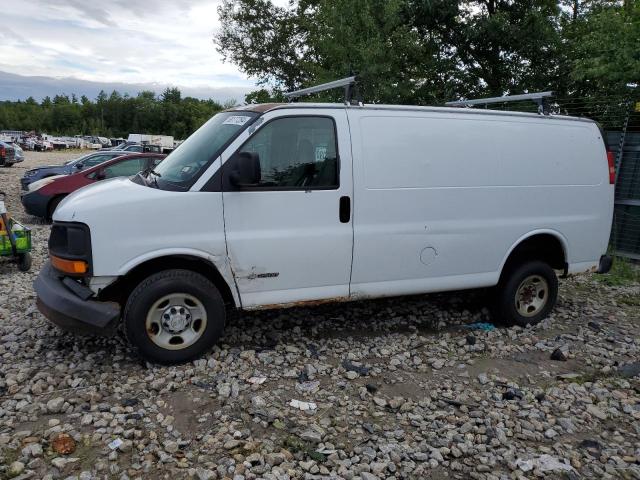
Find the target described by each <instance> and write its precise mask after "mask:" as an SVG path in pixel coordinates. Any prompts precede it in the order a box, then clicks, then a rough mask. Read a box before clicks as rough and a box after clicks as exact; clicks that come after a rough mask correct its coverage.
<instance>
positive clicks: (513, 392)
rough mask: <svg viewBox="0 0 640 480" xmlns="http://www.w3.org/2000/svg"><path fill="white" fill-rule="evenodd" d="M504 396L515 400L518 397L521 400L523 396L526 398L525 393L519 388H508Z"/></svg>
mask: <svg viewBox="0 0 640 480" xmlns="http://www.w3.org/2000/svg"><path fill="white" fill-rule="evenodd" d="M502 398H503V399H504V400H514V399H516V398H517V399H519V400H521V399H522V398H524V394H523V393H522V392H521V391H520V390H518V389H517V388H508V389H507V390H506V391H505V392H504V393H503V394H502Z"/></svg>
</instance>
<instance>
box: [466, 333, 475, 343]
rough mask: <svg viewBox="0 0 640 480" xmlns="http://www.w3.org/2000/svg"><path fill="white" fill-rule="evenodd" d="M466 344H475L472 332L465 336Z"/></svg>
mask: <svg viewBox="0 0 640 480" xmlns="http://www.w3.org/2000/svg"><path fill="white" fill-rule="evenodd" d="M466 341H467V345H475V344H476V336H475V335H474V334H473V333H470V334H468V335H467V336H466Z"/></svg>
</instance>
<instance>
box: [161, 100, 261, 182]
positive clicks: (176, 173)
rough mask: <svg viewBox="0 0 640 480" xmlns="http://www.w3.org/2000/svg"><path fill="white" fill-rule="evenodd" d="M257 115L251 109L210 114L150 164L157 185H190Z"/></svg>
mask: <svg viewBox="0 0 640 480" xmlns="http://www.w3.org/2000/svg"><path fill="white" fill-rule="evenodd" d="M257 116H258V114H257V113H255V112H221V113H218V114H217V115H215V116H213V117H212V118H211V119H210V120H209V121H208V122H207V123H205V124H204V125H203V126H201V127H200V128H199V129H198V130H196V131H195V132H194V133H193V134H192V135H191V136H190V137H189V138H187V139H186V140H185V141H184V142H183V143H182V144H180V145H179V146H178V148H176V149H175V150H174V151H173V152H171V154H169V155H168V156H167V158H165V159H164V160H163V161H162V162H161V163H160V164H159V165H158V166H157V167H155V168H154V172H156V173H157V174H158V175H157V176H156V180H157V185H158V187H159V188H161V189H163V190H188V189H189V188H191V186H192V185H193V184H194V183H195V182H196V180H197V179H198V178H199V177H200V175H202V173H203V172H204V171H205V170H206V169H207V167H208V166H209V165H210V164H211V162H213V161H214V160H215V159H216V158H217V157H218V155H220V153H221V150H222V149H223V148H224V147H226V146H227V145H228V144H229V143H230V142H231V141H232V140H233V139H234V138H235V137H236V136H237V135H238V134H240V132H241V131H242V130H244V129H245V128H246V127H248V126H249V125H250V124H251V122H252V121H253V120H254V119H255V118H256V117H257ZM151 175H153V173H152V174H151Z"/></svg>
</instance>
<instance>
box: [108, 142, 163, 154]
mask: <svg viewBox="0 0 640 480" xmlns="http://www.w3.org/2000/svg"><path fill="white" fill-rule="evenodd" d="M116 150H117V151H123V152H132V153H133V152H139V153H147V152H149V153H162V147H161V146H160V145H141V144H139V143H129V142H124V143H121V144H120V145H118V146H117V147H113V148H112V149H111V150H110V151H112V152H113V151H116Z"/></svg>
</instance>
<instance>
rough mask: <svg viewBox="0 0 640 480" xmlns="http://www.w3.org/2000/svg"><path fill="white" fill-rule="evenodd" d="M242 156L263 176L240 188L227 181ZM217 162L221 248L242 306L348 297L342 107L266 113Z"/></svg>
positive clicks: (349, 237) (348, 186)
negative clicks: (255, 159)
mask: <svg viewBox="0 0 640 480" xmlns="http://www.w3.org/2000/svg"><path fill="white" fill-rule="evenodd" d="M243 152H244V153H251V154H256V155H257V156H258V159H259V162H260V170H261V178H260V181H259V182H258V183H257V184H255V185H252V186H244V187H241V188H240V187H237V186H234V185H232V184H231V182H230V181H229V176H230V173H231V172H233V171H234V168H236V167H235V165H237V159H238V157H239V155H240V153H243ZM225 153H227V152H225ZM223 160H226V161H225V164H224V166H223V174H222V177H223V178H222V181H223V201H224V219H225V232H226V239H227V249H228V255H229V259H230V263H231V267H232V270H233V274H234V277H235V279H236V284H237V287H238V290H239V293H240V297H241V299H242V305H243V307H245V308H246V307H251V306H258V305H269V304H286V303H291V302H300V301H312V300H320V299H334V298H336V297H340V298H344V297H348V295H349V280H350V275H351V255H352V246H353V230H352V222H351V214H350V199H351V196H352V174H351V148H350V139H349V136H348V125H347V118H346V113H345V111H344V109H314V110H313V111H311V110H309V109H297V110H296V109H283V110H276V111H273V112H270V113H267V114H265V115H264V116H263V117H262V118H261V119H260V123H259V126H258V127H257V129H256V130H255V132H253V134H252V135H251V136H250V137H249V138H248V139H247V140H246V141H245V142H244V143H243V144H242V146H240V148H238V149H236V150H235V152H231V153H230V157H229V158H228V159H226V158H224V155H223Z"/></svg>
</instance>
